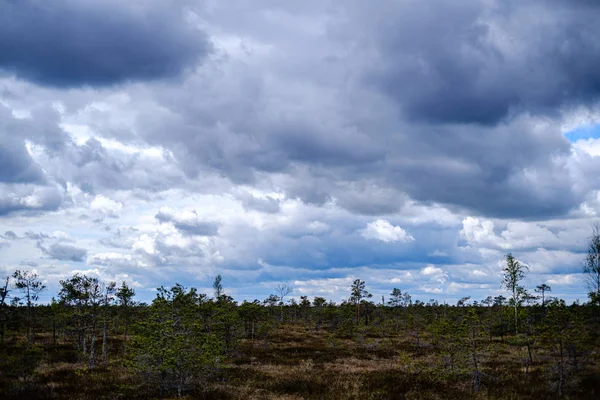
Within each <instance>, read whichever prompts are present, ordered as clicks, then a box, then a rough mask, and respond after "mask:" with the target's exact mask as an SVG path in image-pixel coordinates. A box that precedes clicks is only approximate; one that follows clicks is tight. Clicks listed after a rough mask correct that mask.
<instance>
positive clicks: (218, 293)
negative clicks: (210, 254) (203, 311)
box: [213, 275, 223, 299]
mask: <svg viewBox="0 0 600 400" xmlns="http://www.w3.org/2000/svg"><path fill="white" fill-rule="evenodd" d="M222 280H223V278H221V275H217V276H216V277H215V281H214V282H213V289H214V290H215V299H219V297H221V295H222V294H223V284H222V283H221V281H222Z"/></svg>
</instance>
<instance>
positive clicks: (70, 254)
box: [40, 243, 87, 262]
mask: <svg viewBox="0 0 600 400" xmlns="http://www.w3.org/2000/svg"><path fill="white" fill-rule="evenodd" d="M40 248H41V249H42V251H43V252H44V253H45V254H47V255H48V256H50V258H53V259H55V260H61V261H75V262H82V261H84V259H85V257H86V256H87V250H85V249H82V248H79V247H76V246H71V245H67V244H61V243H54V244H52V245H50V247H48V248H44V247H40Z"/></svg>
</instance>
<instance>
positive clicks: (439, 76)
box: [353, 0, 600, 124]
mask: <svg viewBox="0 0 600 400" xmlns="http://www.w3.org/2000/svg"><path fill="white" fill-rule="evenodd" d="M383 4H385V6H383V7H369V10H368V12H366V10H364V8H365V7H367V5H366V3H364V4H360V5H359V6H358V9H359V10H362V11H365V12H364V13H363V14H362V15H361V17H362V16H365V17H364V18H363V20H364V21H366V26H367V29H371V30H372V32H374V35H373V36H372V37H371V38H370V40H369V41H368V42H367V43H368V45H374V46H375V48H376V49H377V50H378V51H377V53H378V54H377V56H376V57H375V60H374V61H375V62H374V63H373V69H372V71H370V72H369V73H368V74H367V76H369V77H370V79H372V80H373V81H374V82H375V83H376V84H377V85H379V86H380V88H381V89H382V90H383V92H385V93H387V94H388V95H390V96H391V97H392V98H393V99H394V100H396V101H397V102H398V105H399V106H400V107H401V109H402V110H403V111H404V112H405V114H406V115H407V116H408V117H409V118H411V119H416V120H420V121H426V122H433V123H445V122H451V123H480V124H495V123H497V122H498V121H500V120H501V119H503V118H505V117H507V116H509V115H511V114H514V113H521V112H529V113H534V114H550V115H552V114H556V113H557V112H558V109H559V108H560V107H565V106H566V107H569V106H577V105H580V104H592V103H593V102H594V101H597V100H598V99H599V98H600V97H599V95H600V69H599V68H598V67H597V66H598V64H599V63H600V46H599V45H598V40H597V38H598V37H600V25H599V24H598V23H597V21H598V18H600V3H598V2H591V1H588V2H586V1H565V0H554V1H518V0H512V1H508V2H499V1H498V2H488V1H469V2H461V3H456V2H447V1H443V0H431V1H418V0H409V1H402V2H383ZM353 22H355V21H353Z"/></svg>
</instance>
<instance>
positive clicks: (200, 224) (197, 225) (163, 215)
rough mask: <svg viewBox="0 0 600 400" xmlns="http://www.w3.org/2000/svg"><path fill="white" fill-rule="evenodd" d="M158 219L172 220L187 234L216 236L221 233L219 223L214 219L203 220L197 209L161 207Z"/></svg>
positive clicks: (157, 215) (174, 224)
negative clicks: (177, 210) (175, 210)
mask: <svg viewBox="0 0 600 400" xmlns="http://www.w3.org/2000/svg"><path fill="white" fill-rule="evenodd" d="M156 219H157V220H159V221H160V222H171V223H172V224H173V226H174V227H175V228H176V229H177V230H179V231H180V232H182V233H184V234H187V235H196V236H215V235H218V233H219V225H218V224H217V223H215V222H212V221H202V220H200V219H199V217H198V214H197V213H196V211H195V210H184V211H182V212H174V211H173V210H171V209H169V208H161V209H160V211H159V212H158V214H156Z"/></svg>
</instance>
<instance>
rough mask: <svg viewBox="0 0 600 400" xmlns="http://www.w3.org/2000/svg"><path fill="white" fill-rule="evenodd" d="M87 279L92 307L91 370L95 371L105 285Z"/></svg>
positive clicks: (94, 278) (93, 278)
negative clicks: (97, 337) (98, 327)
mask: <svg viewBox="0 0 600 400" xmlns="http://www.w3.org/2000/svg"><path fill="white" fill-rule="evenodd" d="M86 278H87V285H88V286H87V290H88V292H87V297H88V301H89V303H88V304H89V305H90V313H89V315H90V317H91V318H90V319H91V323H90V332H91V338H90V369H93V368H94V366H95V362H96V326H97V322H98V315H99V314H100V307H101V306H102V300H103V298H104V296H103V291H104V290H103V284H102V282H100V280H99V279H98V278H96V277H86Z"/></svg>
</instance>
